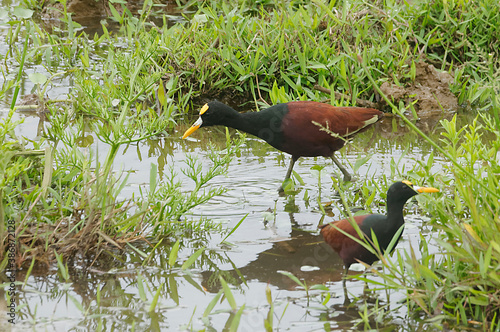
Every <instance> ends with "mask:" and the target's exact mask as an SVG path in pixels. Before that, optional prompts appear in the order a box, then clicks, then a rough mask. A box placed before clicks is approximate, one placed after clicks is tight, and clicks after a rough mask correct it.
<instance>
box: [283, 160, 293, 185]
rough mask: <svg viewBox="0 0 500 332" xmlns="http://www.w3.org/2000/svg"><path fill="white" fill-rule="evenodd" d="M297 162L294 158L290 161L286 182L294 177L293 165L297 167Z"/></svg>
mask: <svg viewBox="0 0 500 332" xmlns="http://www.w3.org/2000/svg"><path fill="white" fill-rule="evenodd" d="M295 160H296V159H295V158H294V157H292V158H291V159H290V165H289V166H288V170H287V171H286V175H285V180H286V179H289V178H290V176H292V170H293V165H295ZM283 181H284V180H283Z"/></svg>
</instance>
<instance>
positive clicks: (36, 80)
mask: <svg viewBox="0 0 500 332" xmlns="http://www.w3.org/2000/svg"><path fill="white" fill-rule="evenodd" d="M28 78H29V79H30V81H31V82H33V84H45V82H47V76H45V75H44V74H42V73H31V74H28Z"/></svg>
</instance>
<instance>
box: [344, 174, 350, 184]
mask: <svg viewBox="0 0 500 332" xmlns="http://www.w3.org/2000/svg"><path fill="white" fill-rule="evenodd" d="M351 181H352V176H351V174H349V173H347V174H344V182H351Z"/></svg>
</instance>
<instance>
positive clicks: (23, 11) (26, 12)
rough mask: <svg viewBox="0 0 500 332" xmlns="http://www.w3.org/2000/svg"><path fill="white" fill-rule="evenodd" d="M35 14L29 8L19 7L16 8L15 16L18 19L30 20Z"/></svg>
mask: <svg viewBox="0 0 500 332" xmlns="http://www.w3.org/2000/svg"><path fill="white" fill-rule="evenodd" d="M33 13H34V12H33V11H32V10H31V9H28V8H23V7H20V6H17V7H15V8H14V16H16V17H17V18H24V19H28V18H31V17H32V16H33Z"/></svg>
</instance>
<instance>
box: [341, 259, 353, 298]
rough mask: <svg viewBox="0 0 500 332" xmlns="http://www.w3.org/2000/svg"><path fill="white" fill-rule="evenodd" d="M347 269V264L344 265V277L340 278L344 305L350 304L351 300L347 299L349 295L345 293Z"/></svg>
mask: <svg viewBox="0 0 500 332" xmlns="http://www.w3.org/2000/svg"><path fill="white" fill-rule="evenodd" d="M348 271H349V266H346V267H345V270H344V277H343V278H342V287H343V288H344V305H345V306H348V305H349V304H351V300H349V296H348V295H347V286H346V280H347V272H348Z"/></svg>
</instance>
